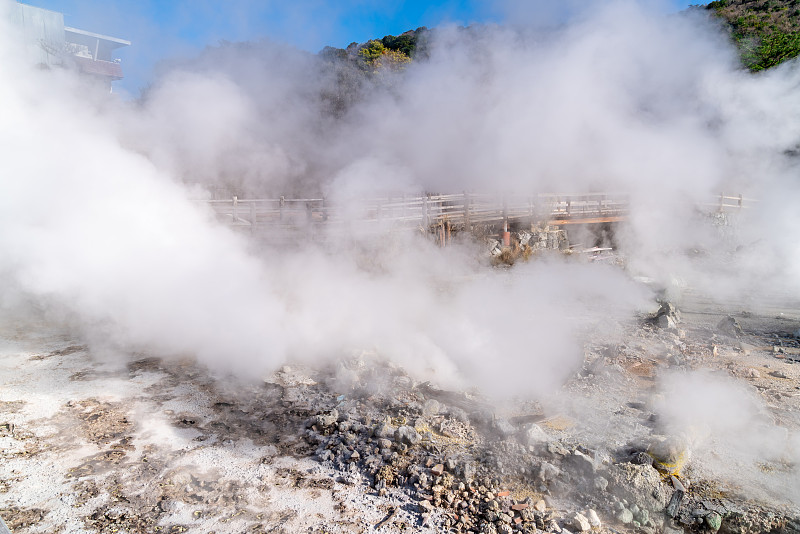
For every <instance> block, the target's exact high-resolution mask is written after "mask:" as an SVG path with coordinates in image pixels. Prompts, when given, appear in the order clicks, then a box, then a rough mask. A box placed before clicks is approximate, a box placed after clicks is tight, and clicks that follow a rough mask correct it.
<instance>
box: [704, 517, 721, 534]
mask: <svg viewBox="0 0 800 534" xmlns="http://www.w3.org/2000/svg"><path fill="white" fill-rule="evenodd" d="M705 522H706V525H708V528H709V529H711V530H713V531H714V532H716V531H717V530H719V528H720V527H721V526H722V516H721V515H719V514H718V513H717V512H711V513H710V514H708V515H707V516H706V519H705Z"/></svg>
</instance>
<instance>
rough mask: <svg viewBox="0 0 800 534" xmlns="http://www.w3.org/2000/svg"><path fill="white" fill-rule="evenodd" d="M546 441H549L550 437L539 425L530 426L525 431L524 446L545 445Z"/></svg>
mask: <svg viewBox="0 0 800 534" xmlns="http://www.w3.org/2000/svg"><path fill="white" fill-rule="evenodd" d="M548 441H550V436H548V435H547V434H546V433H545V431H544V430H542V429H541V427H540V426H539V425H536V424H531V425H529V426H528V428H527V429H526V430H525V434H524V442H525V444H526V445H536V444H537V443H546V442H548Z"/></svg>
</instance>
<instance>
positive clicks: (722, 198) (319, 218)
mask: <svg viewBox="0 0 800 534" xmlns="http://www.w3.org/2000/svg"><path fill="white" fill-rule="evenodd" d="M710 200H711V199H710ZM206 202H208V203H209V204H210V205H211V207H212V208H213V209H214V211H215V212H216V214H217V216H218V218H219V219H220V220H221V221H224V222H225V223H227V224H230V225H233V226H244V227H249V228H253V229H255V228H259V227H264V226H272V227H280V226H284V227H297V226H302V225H312V224H323V223H324V224H326V225H336V224H346V223H351V222H359V223H366V224H382V225H383V224H385V225H394V226H401V227H402V226H410V227H421V228H430V227H432V226H435V225H440V224H443V223H447V224H448V225H449V226H451V227H454V228H464V229H472V227H473V226H475V225H491V224H497V223H502V222H517V221H537V222H546V223H548V224H551V225H562V224H580V223H583V224H587V223H602V222H616V221H620V220H622V219H624V217H625V216H626V215H627V214H628V210H629V204H630V199H629V196H628V195H627V194H624V193H613V194H612V193H587V194H580V195H571V194H553V193H547V194H538V195H531V196H522V195H491V194H479V193H457V194H450V195H434V194H428V195H421V196H406V195H396V196H392V195H387V196H382V197H372V198H359V199H350V200H328V199H324V198H285V197H280V198H275V199H240V198H237V197H232V198H230V199H224V200H209V201H206ZM752 202H754V201H753V200H751V199H745V198H743V197H742V196H741V195H738V196H728V195H725V194H720V195H719V197H718V198H716V200H714V201H713V202H711V201H710V202H708V203H707V204H704V207H705V208H709V210H710V211H713V210H719V211H730V210H738V209H742V208H744V207H746V204H748V203H752Z"/></svg>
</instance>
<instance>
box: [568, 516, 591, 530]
mask: <svg viewBox="0 0 800 534" xmlns="http://www.w3.org/2000/svg"><path fill="white" fill-rule="evenodd" d="M569 525H570V526H571V527H572V528H573V529H575V531H577V532H586V531H587V530H590V529H591V528H592V525H591V524H590V523H589V520H588V519H587V518H586V516H585V515H583V514H579V513H577V512H576V513H574V514H572V516H570V518H569Z"/></svg>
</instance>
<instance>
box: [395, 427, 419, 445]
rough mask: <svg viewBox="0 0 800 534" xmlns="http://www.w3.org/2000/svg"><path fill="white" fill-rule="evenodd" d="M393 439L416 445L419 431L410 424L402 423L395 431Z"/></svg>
mask: <svg viewBox="0 0 800 534" xmlns="http://www.w3.org/2000/svg"><path fill="white" fill-rule="evenodd" d="M395 439H396V440H397V441H399V442H401V443H406V444H408V445H416V444H417V443H419V441H420V437H419V433H417V431H416V429H414V427H411V426H407V425H402V426H400V427H398V428H397V430H396V431H395Z"/></svg>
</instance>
